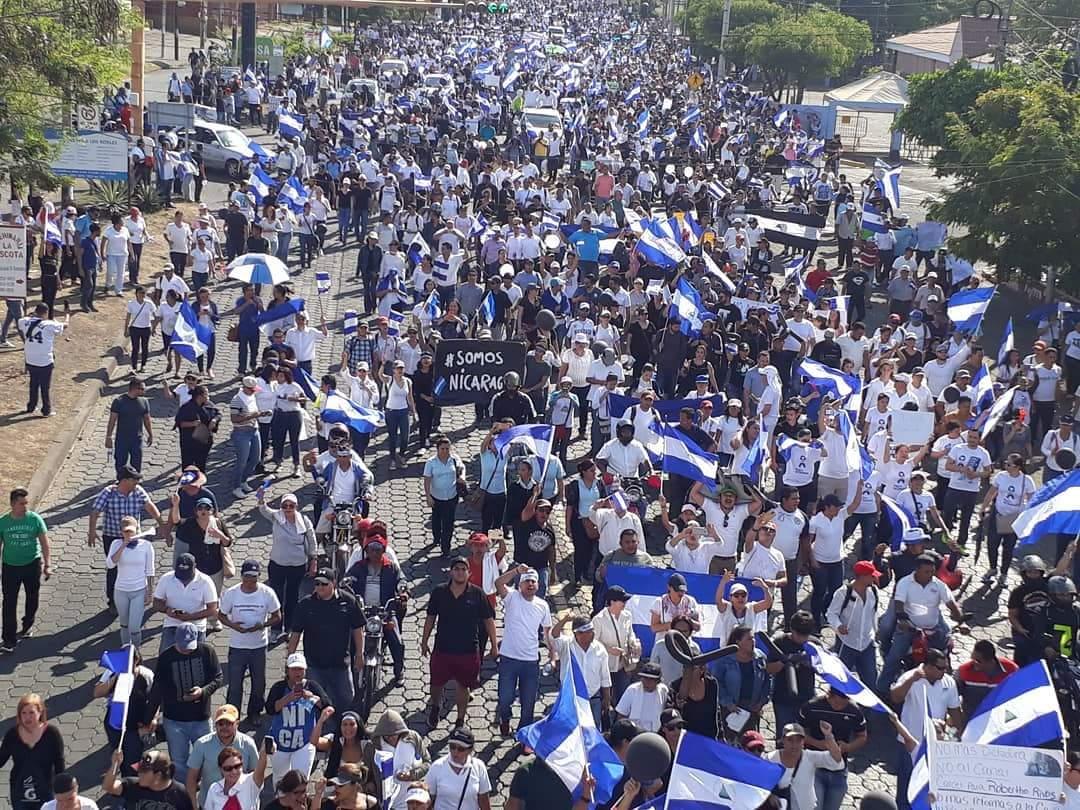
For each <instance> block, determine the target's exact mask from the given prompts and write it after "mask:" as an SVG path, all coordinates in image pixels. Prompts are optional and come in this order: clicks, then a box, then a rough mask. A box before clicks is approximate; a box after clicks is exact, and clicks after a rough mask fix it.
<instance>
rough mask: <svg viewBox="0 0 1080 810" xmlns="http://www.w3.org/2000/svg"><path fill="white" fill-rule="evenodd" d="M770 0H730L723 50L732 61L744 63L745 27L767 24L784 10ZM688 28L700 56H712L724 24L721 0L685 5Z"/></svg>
mask: <svg viewBox="0 0 1080 810" xmlns="http://www.w3.org/2000/svg"><path fill="white" fill-rule="evenodd" d="M783 11H784V9H783V7H782V6H780V5H779V4H778V3H775V2H773V0H732V3H731V18H730V19H729V21H728V38H727V42H726V43H725V48H724V50H725V51H726V53H725V56H726V58H727V60H728V62H729V63H730V64H732V65H745V64H746V39H747V37H746V30H745V29H746V28H747V27H749V26H751V25H759V24H760V25H766V24H768V23H771V22H772V21H773V20H775V19H777V18H778V17H779V16H780V15H781V14H783ZM686 25H687V31H688V32H689V34H690V38H691V40H692V41H693V43H694V45H695V46H696V47H697V49H698V50H699V52H700V53H701V55H702V56H704V57H705V58H706V59H711V58H713V57H715V56H718V55H719V53H720V33H721V31H722V30H723V27H724V0H694V2H693V3H690V4H689V5H688V6H687V9H686Z"/></svg>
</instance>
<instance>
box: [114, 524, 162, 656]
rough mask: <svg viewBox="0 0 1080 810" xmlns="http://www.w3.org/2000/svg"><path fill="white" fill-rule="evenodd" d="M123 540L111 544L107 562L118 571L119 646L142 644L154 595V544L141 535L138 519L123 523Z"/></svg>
mask: <svg viewBox="0 0 1080 810" xmlns="http://www.w3.org/2000/svg"><path fill="white" fill-rule="evenodd" d="M120 533H121V536H120V537H118V538H116V539H115V540H113V541H112V545H110V546H109V553H108V555H107V557H106V559H105V565H106V567H107V568H114V569H116V590H115V592H114V594H113V598H114V599H115V601H116V615H117V618H119V620H120V643H121V644H134V645H135V647H136V648H138V647H139V645H140V644H142V627H143V617H144V612H145V610H146V608H148V607H150V603H151V594H152V593H153V592H154V571H155V569H154V544H153V543H151V542H149V541H148V540H147V538H146V537H145V536H143V535H142V534H141V533H140V531H139V521H138V518H134V517H131V516H130V515H129V516H128V517H125V518H124V519H123V520H121V521H120Z"/></svg>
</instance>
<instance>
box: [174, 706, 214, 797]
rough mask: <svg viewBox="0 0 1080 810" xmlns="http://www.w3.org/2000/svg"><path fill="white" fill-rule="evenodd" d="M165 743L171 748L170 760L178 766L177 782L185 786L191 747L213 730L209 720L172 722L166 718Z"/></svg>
mask: <svg viewBox="0 0 1080 810" xmlns="http://www.w3.org/2000/svg"><path fill="white" fill-rule="evenodd" d="M164 726H165V742H166V743H167V744H168V746H169V758H170V759H171V760H172V761H173V765H175V766H176V780H177V781H178V782H180V784H184V782H183V781H182V780H185V779H187V772H188V764H187V763H188V755H190V754H191V747H192V746H193V745H195V741H196V740H198V739H199V738H200V737H204V736H206V735H207V734H209V733H210V732H211V731H213V729H212V728H211V727H210V721H209V720H170V719H169V718H168V717H166V718H165V723H164Z"/></svg>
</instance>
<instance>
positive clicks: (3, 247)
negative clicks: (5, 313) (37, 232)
mask: <svg viewBox="0 0 1080 810" xmlns="http://www.w3.org/2000/svg"><path fill="white" fill-rule="evenodd" d="M0 298H26V228H25V227H23V226H22V225H0Z"/></svg>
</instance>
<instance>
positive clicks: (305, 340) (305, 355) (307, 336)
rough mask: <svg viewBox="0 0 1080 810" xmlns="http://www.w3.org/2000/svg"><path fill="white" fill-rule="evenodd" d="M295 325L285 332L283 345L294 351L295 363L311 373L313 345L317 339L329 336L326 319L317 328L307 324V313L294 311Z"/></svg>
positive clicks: (313, 358) (313, 357) (313, 354)
mask: <svg viewBox="0 0 1080 810" xmlns="http://www.w3.org/2000/svg"><path fill="white" fill-rule="evenodd" d="M295 317H296V325H295V326H293V327H292V328H291V329H289V331H288V332H286V333H285V345H286V346H289V347H290V348H292V350H293V351H294V352H296V365H297V366H299V367H300V368H302V369H303V370H304V371H306V372H307V373H308V374H311V373H312V371H311V368H312V367H311V364H312V362H313V361H314V360H315V347H316V346H317V345H318V344H319V341H321V340H323V339H324V338H327V337H329V336H330V332H329V330H328V329H327V328H326V321H325V320H324V321H322V323H321V324H320V326H319V328H318V329H312V328H310V327H309V326H308V320H307V313H305V312H297V313H296V316H295Z"/></svg>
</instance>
